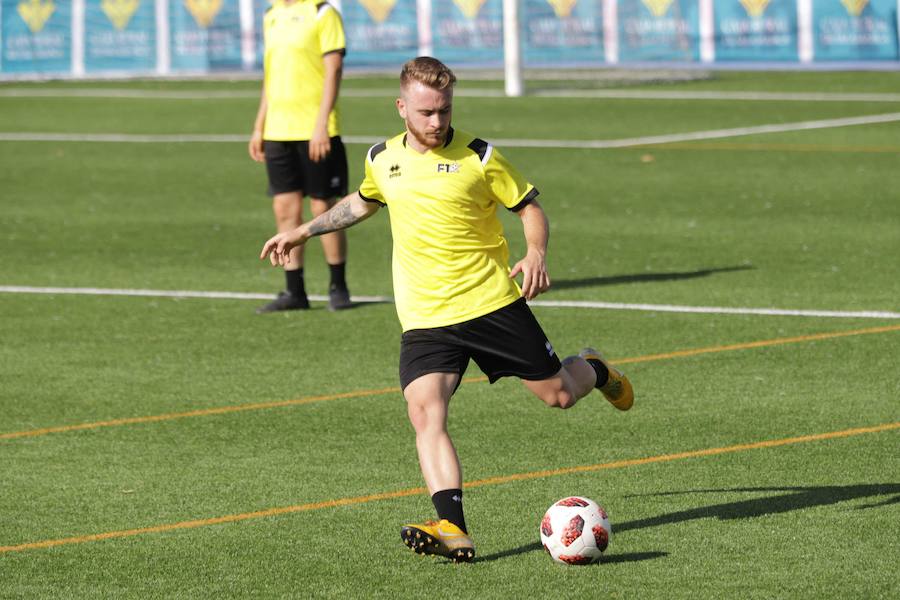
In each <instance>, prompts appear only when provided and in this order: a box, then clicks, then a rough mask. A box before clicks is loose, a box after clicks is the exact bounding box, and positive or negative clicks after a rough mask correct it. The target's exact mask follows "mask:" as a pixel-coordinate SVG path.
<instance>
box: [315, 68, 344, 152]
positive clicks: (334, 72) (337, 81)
mask: <svg viewBox="0 0 900 600" xmlns="http://www.w3.org/2000/svg"><path fill="white" fill-rule="evenodd" d="M322 60H323V61H324V63H325V82H324V84H323V86H322V101H321V102H320V103H319V114H318V115H317V116H316V124H315V127H314V129H313V134H312V137H311V138H310V140H309V158H310V160H312V161H313V162H318V161H320V160H322V159H324V158H325V156H327V155H328V153H329V152H331V138H330V137H329V136H328V115H330V114H331V111H332V110H333V109H334V105H335V104H336V103H337V98H338V90H340V87H341V76H342V74H343V71H344V57H343V55H341V53H340V52H329V53H328V54H326V55H325V56H323V57H322Z"/></svg>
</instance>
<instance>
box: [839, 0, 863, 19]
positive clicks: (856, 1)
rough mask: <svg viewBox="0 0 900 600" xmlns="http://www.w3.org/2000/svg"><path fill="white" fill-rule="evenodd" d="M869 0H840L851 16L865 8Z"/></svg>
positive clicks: (860, 12)
mask: <svg viewBox="0 0 900 600" xmlns="http://www.w3.org/2000/svg"><path fill="white" fill-rule="evenodd" d="M868 3H869V0H841V4H843V5H844V8H846V9H847V13H848V14H849V15H850V16H852V17H858V16H859V15H861V14H862V11H863V10H864V9H865V8H866V5H867V4H868Z"/></svg>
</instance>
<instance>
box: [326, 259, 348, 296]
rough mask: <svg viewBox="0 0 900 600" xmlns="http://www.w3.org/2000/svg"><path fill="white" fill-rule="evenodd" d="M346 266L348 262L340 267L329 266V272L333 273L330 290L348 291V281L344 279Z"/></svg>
mask: <svg viewBox="0 0 900 600" xmlns="http://www.w3.org/2000/svg"><path fill="white" fill-rule="evenodd" d="M346 266H347V263H346V262H342V263H341V264H339V265H328V270H329V271H331V286H330V288H329V289H334V288H337V289H341V290H343V289H346V287H347V281H346V280H345V279H344V270H345V269H344V268H345V267H346Z"/></svg>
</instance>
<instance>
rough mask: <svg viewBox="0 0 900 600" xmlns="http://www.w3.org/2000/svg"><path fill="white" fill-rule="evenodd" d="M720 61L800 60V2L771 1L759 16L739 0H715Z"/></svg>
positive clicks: (717, 55) (789, 0) (718, 56)
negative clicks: (798, 41) (798, 15)
mask: <svg viewBox="0 0 900 600" xmlns="http://www.w3.org/2000/svg"><path fill="white" fill-rule="evenodd" d="M714 12H715V32H716V33H715V36H716V60H717V61H728V60H735V61H742V60H765V61H791V60H798V58H799V56H798V52H797V2H796V0H771V2H769V4H768V6H766V7H765V10H764V11H763V13H762V14H761V15H759V16H758V17H753V16H751V15H750V14H749V13H748V12H747V10H746V9H745V8H744V6H743V4H741V3H740V1H739V0H715V3H714Z"/></svg>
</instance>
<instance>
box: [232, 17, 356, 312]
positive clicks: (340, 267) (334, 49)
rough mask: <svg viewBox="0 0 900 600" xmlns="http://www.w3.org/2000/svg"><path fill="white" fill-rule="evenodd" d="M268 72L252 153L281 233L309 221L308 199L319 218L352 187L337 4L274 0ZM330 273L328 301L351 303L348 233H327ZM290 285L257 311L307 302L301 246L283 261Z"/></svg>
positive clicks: (266, 21)
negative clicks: (342, 114) (342, 115)
mask: <svg viewBox="0 0 900 600" xmlns="http://www.w3.org/2000/svg"><path fill="white" fill-rule="evenodd" d="M263 31H264V36H265V61H264V69H265V77H264V81H263V88H262V95H261V97H260V101H259V110H258V111H257V114H256V122H255V123H254V126H253V135H252V137H251V138H250V144H249V152H250V157H251V158H252V159H253V160H255V161H257V162H263V161H265V163H266V172H267V173H268V177H269V193H270V194H271V195H272V209H273V211H274V213H275V223H276V226H277V228H278V231H289V230H292V229H295V228H296V227H297V226H299V225H300V224H302V223H303V198H304V196H307V195H308V196H310V198H311V201H310V209H311V211H312V214H313V216H317V215H320V214H322V213H324V212H325V211H326V210H328V209H329V208H330V207H331V206H333V204H334V201H335V199H337V198H339V197H342V196H344V195H346V193H347V156H346V154H345V151H344V144H343V142H342V141H341V137H340V124H339V115H338V110H337V97H338V88H339V87H340V83H341V74H342V70H343V64H344V54H345V52H346V44H345V41H344V27H343V24H342V23H341V16H340V14H338V12H337V10H335V8H334V7H333V6H331V5H330V4H328V3H327V2H323V1H321V0H275V2H274V3H273V4H272V6H271V7H270V8H269V10H267V11H266V14H265V16H264V17H263ZM322 248H323V250H324V252H325V260H326V261H327V262H328V267H329V269H330V271H331V281H330V284H329V288H328V307H329V308H330V309H331V310H340V309H343V308H349V307H350V305H351V303H350V292H349V291H348V290H347V283H346V280H345V265H346V262H347V238H346V235H345V234H344V232H342V231H338V232H334V233H330V234H328V235H325V236H323V237H322ZM284 274H285V279H286V282H287V285H286V288H287V289H286V291H283V292H281V293H280V294H279V295H278V297H277V298H275V299H274V300H273V301H271V302H269V303H268V304H266V305H264V306H261V307H260V308H258V309H257V311H256V312H258V313H268V312H275V311H281V310H297V309H306V308H309V300H308V298H307V296H306V287H305V284H304V281H303V248H302V247H298V248H296V249H294V250H293V251H292V252H291V255H290V257H289V258H288V259H287V260H286V261H285V263H284Z"/></svg>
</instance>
